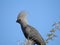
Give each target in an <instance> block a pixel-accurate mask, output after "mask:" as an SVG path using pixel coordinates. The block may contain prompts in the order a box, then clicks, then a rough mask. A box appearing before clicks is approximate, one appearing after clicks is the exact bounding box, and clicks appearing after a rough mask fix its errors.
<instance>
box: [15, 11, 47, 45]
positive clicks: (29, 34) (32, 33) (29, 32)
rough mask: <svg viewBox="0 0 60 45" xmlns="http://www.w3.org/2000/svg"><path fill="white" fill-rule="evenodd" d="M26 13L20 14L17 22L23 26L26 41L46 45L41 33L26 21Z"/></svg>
mask: <svg viewBox="0 0 60 45" xmlns="http://www.w3.org/2000/svg"><path fill="white" fill-rule="evenodd" d="M26 15H27V14H26V12H25V11H22V12H20V13H19V14H18V17H17V20H16V22H17V23H19V24H20V25H21V29H22V32H23V34H24V36H25V37H26V39H29V40H33V41H34V42H35V44H37V45H46V43H45V41H44V39H43V38H42V36H41V35H40V33H39V32H38V31H37V30H36V29H35V28H34V27H32V26H30V25H29V24H28V22H27V19H26Z"/></svg>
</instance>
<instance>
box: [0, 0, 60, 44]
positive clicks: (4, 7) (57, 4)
mask: <svg viewBox="0 0 60 45" xmlns="http://www.w3.org/2000/svg"><path fill="white" fill-rule="evenodd" d="M23 10H25V11H26V12H27V13H28V16H27V19H28V23H29V24H30V25H31V26H33V27H35V28H36V29H37V30H38V31H39V33H40V34H41V35H42V37H43V38H44V39H46V34H47V33H49V31H50V30H51V29H52V24H54V23H55V22H58V21H60V0H0V45H18V44H17V42H18V41H19V40H20V41H21V42H23V41H24V40H25V37H24V35H23V33H22V31H21V28H20V25H19V24H18V23H16V19H17V16H18V13H19V12H21V11H23ZM56 34H57V35H58V37H57V38H55V39H54V40H53V41H50V42H49V43H48V44H47V45H60V32H59V31H57V32H56Z"/></svg>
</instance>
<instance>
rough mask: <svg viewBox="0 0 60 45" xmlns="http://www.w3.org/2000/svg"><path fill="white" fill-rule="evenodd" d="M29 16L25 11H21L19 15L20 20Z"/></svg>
mask: <svg viewBox="0 0 60 45" xmlns="http://www.w3.org/2000/svg"><path fill="white" fill-rule="evenodd" d="M26 16H27V14H26V12H25V11H21V12H20V13H19V14H18V17H17V18H18V19H19V18H25V17H26Z"/></svg>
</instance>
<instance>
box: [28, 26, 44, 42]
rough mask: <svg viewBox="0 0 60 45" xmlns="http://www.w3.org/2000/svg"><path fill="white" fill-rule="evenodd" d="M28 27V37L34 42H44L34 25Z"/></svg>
mask: <svg viewBox="0 0 60 45" xmlns="http://www.w3.org/2000/svg"><path fill="white" fill-rule="evenodd" d="M28 27H29V29H30V33H29V38H31V39H32V40H34V41H36V42H40V43H45V41H44V39H43V38H42V36H41V35H40V33H39V32H38V31H37V30H36V29H35V28H34V27H32V26H28Z"/></svg>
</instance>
